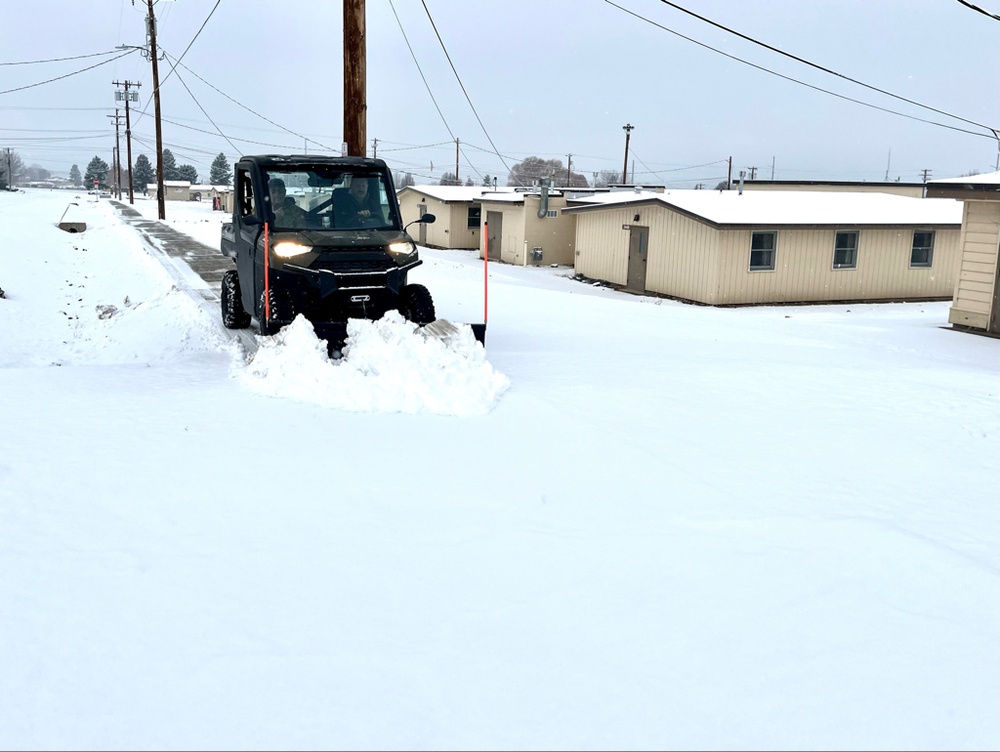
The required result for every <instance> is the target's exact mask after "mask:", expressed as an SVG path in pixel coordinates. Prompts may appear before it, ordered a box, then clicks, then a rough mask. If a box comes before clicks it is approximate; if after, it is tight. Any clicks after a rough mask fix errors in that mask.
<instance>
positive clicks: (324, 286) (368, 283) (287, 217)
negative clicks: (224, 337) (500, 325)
mask: <svg viewBox="0 0 1000 752" xmlns="http://www.w3.org/2000/svg"><path fill="white" fill-rule="evenodd" d="M234 189H235V193H234V202H233V221H232V222H231V223H226V224H224V225H223V226H222V253H223V254H224V255H226V256H229V257H230V258H232V259H233V261H235V262H236V268H235V269H230V270H229V271H227V272H226V273H225V275H224V276H223V279H222V321H223V324H224V325H225V326H226V327H228V328H230V329H245V328H247V327H249V326H250V325H251V323H252V321H254V320H255V321H256V323H257V326H258V328H259V330H260V332H261V334H273V333H274V332H277V331H278V330H279V329H280V328H281V327H282V326H284V325H286V324H288V323H290V322H291V321H292V319H294V318H295V316H296V315H298V314H300V313H301V314H302V315H304V316H305V317H306V318H307V319H309V321H310V322H311V323H312V324H313V327H314V328H315V330H316V335H317V336H318V337H320V338H321V339H325V340H327V341H328V343H329V345H330V349H331V350H334V349H338V348H339V347H340V346H342V345H343V342H344V340H345V338H346V336H347V320H348V319H349V318H363V319H370V320H375V319H379V318H381V317H382V315H383V314H384V313H385V312H386V311H388V310H391V309H397V310H398V311H399V312H400V313H401V314H402V315H403V316H404V317H405V318H406V319H408V320H409V321H412V322H414V323H416V324H421V325H422V324H429V323H431V322H433V321H434V320H435V313H434V301H433V299H432V298H431V294H430V292H429V291H428V290H427V288H426V287H424V286H423V285H419V284H409V283H407V279H406V276H407V273H408V272H409V271H410V270H411V269H413V268H414V267H416V266H418V265H419V264H420V263H421V261H420V258H419V256H418V254H417V247H416V245H415V244H414V242H413V240H412V239H411V238H410V236H409V235H407V234H406V228H405V227H403V224H402V221H401V218H400V211H399V203H398V202H397V200H396V191H395V189H394V187H393V183H392V174H391V173H390V171H389V168H388V167H387V166H386V164H385V162H383V161H382V160H381V159H366V158H362V157H322V156H280V155H278V156H251V157H241V158H240V160H239V162H237V163H236V174H235V183H234ZM416 221H417V222H422V223H430V222H433V221H434V215H433V214H424V215H423V216H422V217H420V219H418V220H416ZM411 224H413V223H411ZM473 331H474V333H475V335H476V338H477V339H478V340H479V341H480V342H482V341H483V340H484V338H485V324H482V325H475V324H474V325H473Z"/></svg>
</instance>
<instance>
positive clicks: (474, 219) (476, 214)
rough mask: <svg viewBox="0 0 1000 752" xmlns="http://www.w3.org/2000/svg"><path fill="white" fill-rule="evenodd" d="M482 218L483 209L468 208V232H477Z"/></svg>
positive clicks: (478, 207) (476, 207)
mask: <svg viewBox="0 0 1000 752" xmlns="http://www.w3.org/2000/svg"><path fill="white" fill-rule="evenodd" d="M482 218H483V207H481V206H470V207H469V220H468V225H467V226H468V228H469V229H470V230H478V229H479V225H480V223H481V221H482Z"/></svg>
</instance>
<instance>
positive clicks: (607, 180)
mask: <svg viewBox="0 0 1000 752" xmlns="http://www.w3.org/2000/svg"><path fill="white" fill-rule="evenodd" d="M621 179H622V174H621V172H619V171H618V170H601V171H600V172H599V173H597V177H596V178H595V180H594V187H595V188H607V187H608V186H609V185H615V184H616V183H619V182H621Z"/></svg>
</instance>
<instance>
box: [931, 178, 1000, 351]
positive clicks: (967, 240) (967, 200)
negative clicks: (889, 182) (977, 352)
mask: <svg viewBox="0 0 1000 752" xmlns="http://www.w3.org/2000/svg"><path fill="white" fill-rule="evenodd" d="M927 195H928V196H929V197H933V198H951V199H958V200H960V201H962V202H963V204H964V210H963V212H962V234H961V240H960V242H959V246H960V254H961V258H960V266H959V274H958V284H957V286H956V288H955V295H954V298H953V302H952V304H951V312H950V313H949V314H948V321H949V323H951V324H953V325H954V326H955V327H957V328H964V329H968V330H970V331H980V332H985V333H989V334H997V335H1000V302H998V294H1000V260H998V256H1000V172H991V173H987V174H985V175H972V176H969V177H961V178H946V179H942V180H932V181H930V182H929V183H927Z"/></svg>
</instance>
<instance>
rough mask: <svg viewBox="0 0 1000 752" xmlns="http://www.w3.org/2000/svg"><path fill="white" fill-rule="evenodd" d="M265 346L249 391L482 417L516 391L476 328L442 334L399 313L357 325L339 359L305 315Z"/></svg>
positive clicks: (248, 373) (246, 373) (360, 407)
mask: <svg viewBox="0 0 1000 752" xmlns="http://www.w3.org/2000/svg"><path fill="white" fill-rule="evenodd" d="M259 341H260V345H259V348H258V350H257V352H256V353H255V354H254V356H253V359H252V360H251V361H250V363H249V364H248V365H247V366H246V367H245V368H244V369H243V370H242V372H241V373H240V374H239V376H240V378H241V379H242V380H243V382H244V383H245V384H246V385H247V386H248V388H250V389H251V390H253V391H254V392H257V393H259V394H265V395H269V396H276V397H285V398H288V399H293V400H297V401H301V402H312V403H316V404H320V405H324V406H327V407H335V408H338V409H341V410H351V411H354V412H402V413H435V414H438V415H456V416H469V415H482V414H484V413H487V412H489V410H490V409H491V408H492V407H493V405H494V404H495V403H496V401H497V399H499V397H500V395H501V394H503V392H504V391H505V390H506V389H507V387H508V386H510V380H509V379H508V378H507V377H506V376H505V375H503V374H502V373H499V372H498V371H496V370H495V369H494V368H493V366H492V365H491V364H490V363H489V362H488V361H487V360H486V351H485V350H484V349H483V348H482V346H481V345H480V344H479V343H478V342H476V339H475V337H474V336H473V334H472V329H471V328H470V327H468V326H461V327H457V328H456V330H455V331H453V332H452V333H450V334H449V335H448V336H444V337H438V336H434V335H433V334H430V333H429V332H427V331H425V330H423V329H422V328H421V327H418V326H416V325H415V324H413V323H411V322H409V321H407V320H405V319H404V318H403V317H402V316H401V315H400V314H399V313H398V312H397V311H389V312H388V313H386V314H385V316H383V317H382V318H381V319H380V320H378V321H365V320H362V319H352V320H350V321H349V322H348V324H347V342H346V344H345V347H344V352H343V357H342V358H340V359H337V360H331V359H330V358H329V357H328V356H327V346H326V342H325V341H324V340H321V339H319V338H317V337H316V333H315V331H314V329H313V327H312V324H310V323H309V321H307V320H306V319H305V318H303V317H302V316H298V317H297V318H296V319H295V320H294V321H293V322H292V323H291V324H289V325H288V326H286V327H284V328H283V329H282V330H281V331H280V332H278V334H276V335H274V336H273V337H261V338H259Z"/></svg>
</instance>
